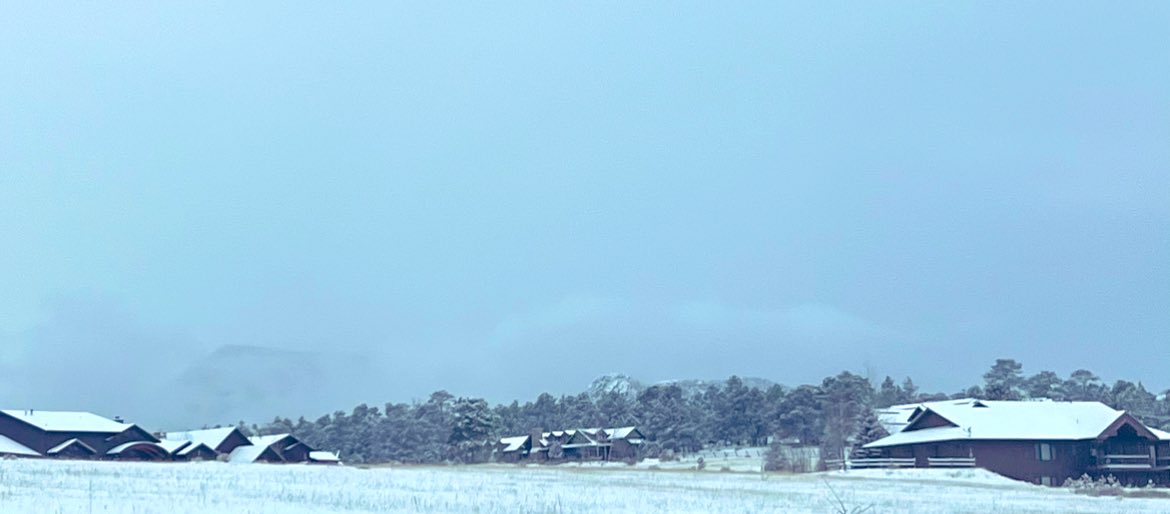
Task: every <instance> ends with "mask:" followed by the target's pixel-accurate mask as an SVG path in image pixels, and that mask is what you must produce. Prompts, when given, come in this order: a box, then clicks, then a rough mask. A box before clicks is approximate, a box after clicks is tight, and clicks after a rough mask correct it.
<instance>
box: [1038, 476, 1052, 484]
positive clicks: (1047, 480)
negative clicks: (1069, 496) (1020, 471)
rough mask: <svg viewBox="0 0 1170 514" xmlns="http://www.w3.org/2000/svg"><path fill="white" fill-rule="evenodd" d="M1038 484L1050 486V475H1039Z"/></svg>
mask: <svg viewBox="0 0 1170 514" xmlns="http://www.w3.org/2000/svg"><path fill="white" fill-rule="evenodd" d="M1040 485H1047V486H1052V477H1040Z"/></svg>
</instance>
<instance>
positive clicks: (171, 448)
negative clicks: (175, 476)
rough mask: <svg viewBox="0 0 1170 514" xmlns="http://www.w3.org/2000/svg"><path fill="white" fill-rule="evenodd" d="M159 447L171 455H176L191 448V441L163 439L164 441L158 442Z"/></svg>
mask: <svg viewBox="0 0 1170 514" xmlns="http://www.w3.org/2000/svg"><path fill="white" fill-rule="evenodd" d="M158 445H159V446H160V447H161V448H162V449H164V450H166V451H167V453H170V454H171V455H175V452H178V451H179V450H182V449H183V448H186V447H188V446H191V441H175V440H172V439H163V440H162V441H159V442H158Z"/></svg>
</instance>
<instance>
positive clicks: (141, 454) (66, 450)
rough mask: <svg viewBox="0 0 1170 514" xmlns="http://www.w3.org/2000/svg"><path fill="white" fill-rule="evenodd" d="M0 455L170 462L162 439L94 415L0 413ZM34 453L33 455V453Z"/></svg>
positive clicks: (117, 420)
mask: <svg viewBox="0 0 1170 514" xmlns="http://www.w3.org/2000/svg"><path fill="white" fill-rule="evenodd" d="M0 436H2V437H3V438H4V439H3V441H0V442H4V441H11V442H13V443H16V445H17V446H16V447H12V445H8V444H3V445H0V453H4V452H5V451H7V453H10V454H14V455H19V456H29V457H31V456H34V455H33V454H35V455H36V456H45V457H53V458H69V459H129V460H168V459H169V458H170V455H169V453H168V452H167V451H166V450H165V449H164V448H163V447H161V446H159V445H158V442H159V440H158V439H157V438H155V437H154V436H153V435H151V434H150V432H147V431H146V430H143V429H142V428H141V427H139V426H138V425H134V424H131V423H124V422H122V421H121V420H119V419H108V418H104V417H102V416H98V415H97V414H93V413H90V412H70V411H41V410H31V409H30V410H0ZM30 452H31V453H30Z"/></svg>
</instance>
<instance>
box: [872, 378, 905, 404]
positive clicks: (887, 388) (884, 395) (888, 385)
mask: <svg viewBox="0 0 1170 514" xmlns="http://www.w3.org/2000/svg"><path fill="white" fill-rule="evenodd" d="M904 397H905V393H903V392H902V388H901V387H898V384H896V383H894V379H893V378H892V377H890V376H889V375H887V376H886V379H885V380H882V384H881V386H879V387H878V390H877V395H876V396H874V401H873V405H874V407H877V408H879V409H880V408H885V407H889V406H891V405H896V404H898V403H900V402H901V401H902V399H903V398H904Z"/></svg>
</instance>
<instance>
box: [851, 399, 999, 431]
mask: <svg viewBox="0 0 1170 514" xmlns="http://www.w3.org/2000/svg"><path fill="white" fill-rule="evenodd" d="M977 401H979V400H976V399H974V398H960V399H954V400H941V401H933V402H919V403H905V404H901V405H891V406H889V407H886V408H884V409H876V410H875V411H874V413H875V414H876V415H877V418H878V422H879V423H881V425H882V428H885V429H886V432H887V433H890V434H896V433H898V432H901V431H902V429H903V428H906V425H908V424H910V420H911V419H913V418H914V416H915V415H916V414H918V413H919V412H922V411H923V410H925V409H926V408H927V407H930V406H933V405H967V404H971V403H973V402H977Z"/></svg>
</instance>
